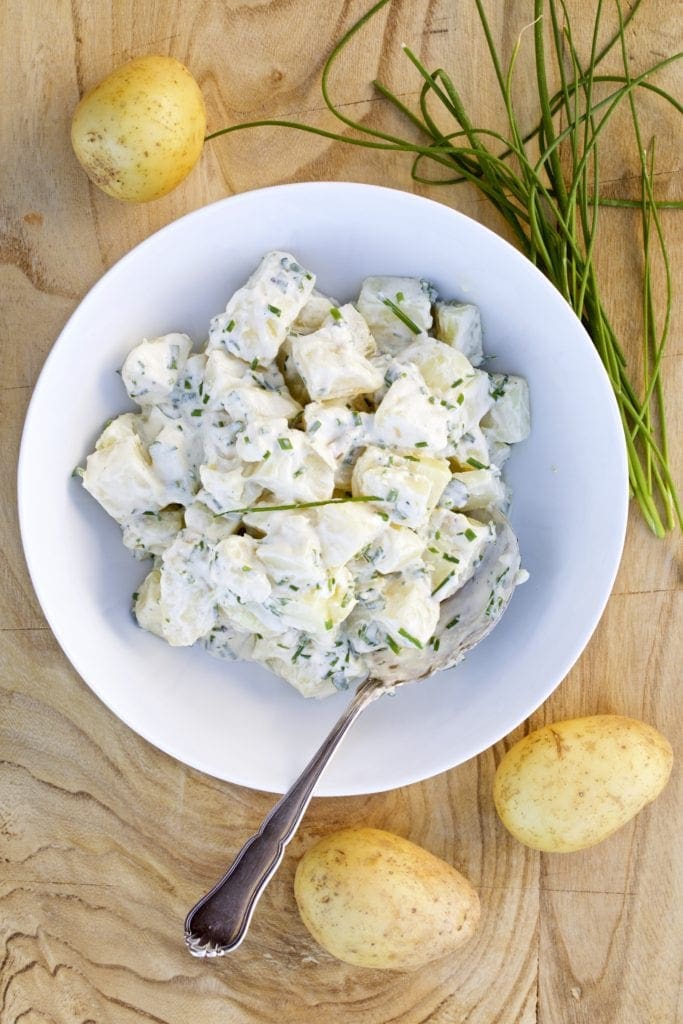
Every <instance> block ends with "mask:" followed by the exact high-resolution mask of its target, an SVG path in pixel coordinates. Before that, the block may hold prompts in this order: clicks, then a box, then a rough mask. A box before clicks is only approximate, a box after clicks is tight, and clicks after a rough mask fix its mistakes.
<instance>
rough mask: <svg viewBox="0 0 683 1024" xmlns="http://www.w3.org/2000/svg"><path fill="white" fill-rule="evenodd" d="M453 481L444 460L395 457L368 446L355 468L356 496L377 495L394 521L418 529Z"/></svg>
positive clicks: (353, 484) (353, 490) (396, 455)
mask: <svg viewBox="0 0 683 1024" xmlns="http://www.w3.org/2000/svg"><path fill="white" fill-rule="evenodd" d="M449 479H450V470H449V468H448V463H447V462H446V460H445V459H433V458H430V457H429V456H426V455H425V456H411V458H410V459H408V458H405V457H404V456H402V455H398V454H392V453H389V452H386V451H384V450H382V449H381V448H376V447H374V446H372V445H370V446H368V447H367V448H366V449H365V451H364V452H363V454H362V455H361V456H360V458H359V459H358V460H357V461H356V464H355V465H354V467H353V475H352V481H351V487H352V492H353V495H354V497H358V496H362V495H365V496H375V497H377V498H380V499H382V504H381V505H378V508H380V509H381V511H382V512H384V513H385V514H386V515H388V516H389V517H390V518H391V519H393V520H394V521H395V522H399V523H402V524H403V525H405V526H417V525H418V524H419V523H420V522H421V521H422V520H423V519H424V517H425V516H426V515H427V513H428V512H429V511H430V510H431V509H433V508H434V507H435V506H436V504H437V502H438V500H439V498H440V497H441V494H442V493H443V490H444V488H445V486H446V484H447V483H448V481H449Z"/></svg>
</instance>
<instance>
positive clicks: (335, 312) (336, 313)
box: [330, 306, 342, 320]
mask: <svg viewBox="0 0 683 1024" xmlns="http://www.w3.org/2000/svg"><path fill="white" fill-rule="evenodd" d="M330 316H331V317H332V319H333V320H341V319H342V315H341V313H340V312H339V310H338V309H337V307H336V306H332V308H331V309H330Z"/></svg>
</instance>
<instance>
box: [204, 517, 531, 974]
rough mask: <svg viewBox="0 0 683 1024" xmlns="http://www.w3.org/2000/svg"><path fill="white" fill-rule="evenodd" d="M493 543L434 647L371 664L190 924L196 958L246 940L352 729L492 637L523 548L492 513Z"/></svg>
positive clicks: (454, 601)
mask: <svg viewBox="0 0 683 1024" xmlns="http://www.w3.org/2000/svg"><path fill="white" fill-rule="evenodd" d="M491 530H492V534H493V536H492V540H491V541H490V542H489V543H488V544H487V546H486V548H485V549H484V555H483V558H482V559H481V561H480V562H479V564H478V566H477V568H476V569H475V572H474V574H473V576H472V577H471V578H470V579H469V580H468V582H467V583H466V584H465V585H464V586H463V587H461V588H460V590H457V591H456V592H455V593H454V594H453V595H452V596H451V597H450V598H447V599H446V600H445V601H443V602H442V605H441V615H440V618H439V623H438V626H437V629H436V636H437V637H438V638H439V644H438V647H437V650H435V649H434V647H429V648H425V649H423V650H415V651H414V652H412V651H411V652H410V653H408V652H402V654H401V657H400V658H397V657H396V655H394V654H392V653H391V652H389V651H386V652H381V654H377V655H374V656H373V664H372V673H371V676H370V677H369V678H368V679H367V680H366V681H365V682H364V683H361V685H360V686H359V687H358V689H357V690H356V694H355V696H354V698H353V700H352V701H351V703H350V704H349V706H348V707H347V709H346V710H345V711H344V713H343V714H342V716H341V718H340V719H339V720H338V722H337V723H336V725H334V726H333V728H332V730H331V732H330V734H329V735H328V736H327V738H326V739H325V740H324V741H323V744H322V746H321V747H320V749H319V750H318V751H317V752H316V753H315V754H314V755H313V757H312V758H311V760H310V761H309V762H308V764H307V765H306V767H305V768H304V770H303V771H302V773H301V775H299V777H298V779H297V780H296V782H294V783H293V785H292V786H291V788H290V789H289V790H288V791H287V792H286V793H285V795H284V796H283V797H281V798H280V800H278V802H277V803H276V804H275V806H274V807H273V809H272V811H271V812H270V814H269V815H268V816H267V817H266V819H265V821H264V822H263V824H262V825H261V827H260V829H259V830H258V832H256V834H255V835H253V836H252V837H251V838H250V839H248V840H247V842H246V843H245V844H244V846H243V847H242V849H241V850H240V851H239V853H238V854H237V856H236V858H235V860H234V861H233V864H232V866H231V867H230V868H229V870H228V871H227V873H226V874H225V875H224V876H223V877H222V878H221V879H220V881H219V882H217V884H216V885H215V886H214V887H213V889H211V891H210V892H208V893H207V894H206V896H204V897H203V898H202V899H201V900H200V901H199V903H197V904H196V906H194V907H193V908H192V910H191V911H190V913H189V914H188V915H187V917H186V919H185V942H186V943H187V946H188V949H189V950H190V953H192V955H193V956H197V957H214V956H223V955H224V954H225V953H229V952H230V951H231V950H233V949H236V948H237V946H239V944H240V943H241V942H242V940H243V939H244V936H245V935H246V932H247V929H248V927H249V923H250V921H251V917H252V914H253V913H254V908H255V907H256V904H257V902H258V900H259V898H260V896H261V894H262V893H263V890H264V889H265V887H266V885H267V884H268V882H269V881H270V879H271V878H272V876H273V875H274V874H275V872H276V870H277V868H278V866H279V865H280V862H281V861H282V858H283V856H284V852H285V846H286V845H287V843H288V842H289V841H290V840H291V838H292V837H293V835H294V833H295V832H296V830H297V828H298V826H299V822H300V821H301V819H302V818H303V816H304V813H305V811H306V808H307V807H308V804H309V802H310V800H311V797H312V795H313V790H314V788H315V785H316V783H317V781H318V779H319V778H320V776H321V774H322V772H323V770H324V768H325V766H326V765H327V763H328V761H329V760H330V758H331V757H332V755H333V754H334V752H335V750H336V749H337V747H338V746H339V744H340V742H341V740H342V739H343V738H344V736H345V735H346V733H347V732H348V730H349V729H350V727H351V725H352V724H353V723H354V722H355V720H356V719H357V718H358V716H359V715H360V713H361V711H363V710H364V709H365V708H366V707H367V706H368V705H369V704H371V703H372V702H373V701H374V700H377V698H378V697H381V696H382V694H385V693H389V692H391V691H393V690H394V689H395V688H396V687H397V686H400V685H401V684H402V683H407V682H410V681H415V680H418V679H425V678H427V676H431V675H433V674H434V673H435V672H439V671H441V670H443V669H446V668H450V667H452V666H453V665H455V664H456V663H457V662H459V661H460V660H461V659H462V658H463V657H464V656H465V654H466V653H467V652H468V651H471V650H472V648H473V647H475V646H476V644H478V643H479V642H480V641H481V640H483V639H484V637H485V636H487V634H488V633H490V632H491V630H492V629H493V627H494V626H495V625H496V623H497V622H498V621H499V620H500V617H501V615H502V614H503V612H504V611H505V609H506V607H507V605H508V602H509V600H510V598H511V596H512V592H513V590H514V588H515V585H516V582H517V574H518V572H519V565H520V561H519V547H518V545H517V539H516V537H515V535H514V533H513V531H512V528H511V527H510V524H509V523H508V522H507V520H506V519H505V518H504V516H502V515H500V514H499V513H495V515H494V517H493V521H492V525H491Z"/></svg>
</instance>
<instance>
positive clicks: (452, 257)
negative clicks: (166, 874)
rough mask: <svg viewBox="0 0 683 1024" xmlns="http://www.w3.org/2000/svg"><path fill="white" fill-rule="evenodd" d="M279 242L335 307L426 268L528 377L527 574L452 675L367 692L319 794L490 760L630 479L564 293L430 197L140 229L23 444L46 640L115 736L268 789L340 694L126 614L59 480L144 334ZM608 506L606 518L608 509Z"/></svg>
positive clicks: (557, 644) (94, 430)
mask: <svg viewBox="0 0 683 1024" xmlns="http://www.w3.org/2000/svg"><path fill="white" fill-rule="evenodd" d="M275 248H277V249H285V250H289V251H291V252H293V253H294V254H295V255H296V256H297V258H298V259H300V260H301V262H302V263H303V264H304V265H305V266H307V267H309V268H311V269H312V270H313V271H314V272H315V273H316V274H317V277H318V287H320V288H321V289H322V290H323V291H325V292H328V293H330V294H333V295H334V296H335V297H336V298H337V299H339V300H340V301H344V300H349V299H352V298H354V297H355V295H356V294H357V293H358V290H359V287H360V283H361V281H362V279H363V278H364V277H365V276H367V275H370V274H400V275H416V276H421V277H426V278H428V279H429V280H430V281H432V282H434V284H435V285H436V287H437V288H438V290H439V291H440V293H441V294H442V295H443V296H445V297H449V298H450V297H455V298H459V299H462V300H466V301H472V302H475V303H477V304H478V305H479V306H480V307H481V310H482V316H483V322H484V329H485V347H486V351H487V353H488V354H489V355H490V356H492V357H493V356H495V359H492V360H491V361H490V362H489V363H488V364H487V368H489V369H492V370H493V369H496V370H498V369H500V370H504V371H509V372H512V373H520V374H522V375H523V376H525V377H526V378H527V379H528V381H529V386H530V389H531V400H532V417H533V419H532V434H531V437H530V438H529V440H528V441H526V442H524V443H523V444H521V445H518V446H515V448H514V450H513V455H512V457H511V459H510V461H509V462H508V464H507V467H506V477H507V479H508V481H509V482H510V483H511V485H512V487H513V491H514V497H513V505H512V513H511V519H512V522H513V525H514V526H515V529H516V531H517V533H518V536H519V540H520V545H521V549H522V554H523V564H524V566H525V567H526V568H527V569H528V570H529V572H530V574H531V578H530V580H529V582H528V583H526V584H525V585H524V586H523V587H521V588H519V589H518V590H517V592H516V593H515V595H514V598H513V600H512V603H511V605H510V608H509V610H508V611H507V613H506V615H505V616H504V618H503V620H502V622H501V623H500V625H499V626H498V627H497V628H496V630H495V631H494V632H493V633H492V634H491V636H490V637H489V638H488V639H487V640H486V642H485V643H483V644H482V645H481V646H480V647H479V648H478V649H477V650H476V651H474V652H473V653H472V654H471V655H470V657H468V659H467V660H466V662H464V663H463V664H462V665H461V666H459V667H458V668H457V669H452V670H450V671H449V672H446V673H442V674H441V675H439V676H437V677H435V678H433V679H431V680H428V681H426V682H423V683H420V684H419V685H416V686H406V687H404V688H402V689H401V690H400V691H399V692H398V693H397V694H396V696H394V697H392V698H388V697H385V698H382V700H380V701H379V702H378V703H376V704H375V705H373V706H372V707H371V708H370V709H369V710H368V711H367V712H366V713H365V715H364V716H363V718H362V719H361V720H360V721H359V722H358V723H357V724H356V725H355V726H354V728H353V730H352V731H351V733H350V734H349V736H348V737H347V739H346V740H345V742H344V744H343V746H342V747H341V749H340V751H339V752H338V754H337V756H336V758H335V760H334V761H333V762H332V764H331V765H330V767H329V768H328V770H327V773H326V774H325V775H324V777H323V779H322V780H321V782H320V784H319V787H318V789H317V793H318V794H320V795H343V794H347V795H348V794H355V793H366V792H375V791H380V790H384V789H390V788H393V787H395V786H400V785H405V784H407V783H411V782H415V781H418V780H421V779H424V778H427V777H429V776H431V775H434V774H436V773H437V772H440V771H443V770H445V769H447V768H450V767H452V766H454V765H456V764H459V763H460V762H462V761H464V760H466V759H467V758H469V757H471V756H473V755H475V754H477V753H479V752H480V751H482V750H484V749H486V748H487V747H488V746H490V745H491V744H492V743H494V742H495V741H497V740H498V739H499V738H500V737H501V736H503V735H504V734H505V733H507V732H509V731H510V730H511V729H513V728H514V727H515V726H516V725H518V724H519V723H520V722H521V721H522V720H523V719H524V718H526V717H527V716H528V715H529V714H530V713H531V712H532V711H533V710H534V709H535V708H536V707H538V705H539V704H540V703H542V701H543V700H544V699H545V698H546V697H547V696H548V694H549V693H550V692H551V691H552V690H553V689H554V687H555V686H556V685H557V684H558V683H559V682H560V680H561V679H562V678H563V676H564V675H565V674H566V673H567V671H568V670H569V668H570V667H571V665H572V664H573V663H574V661H575V660H576V658H577V657H578V656H579V654H580V653H581V651H582V650H583V648H584V646H585V644H586V643H587V641H588V639H589V637H590V635H591V633H592V631H593V629H594V628H595V625H596V624H597V621H598V619H599V617H600V615H601V613H602V610H603V608H604V605H605V602H606V600H607V597H608V595H609V591H610V589H611V586H612V583H613V581H614V576H615V574H616V570H617V567H618V562H619V558H620V554H621V550H622V546H623V539H624V531H625V523H626V509H627V475H626V463H625V454H624V444H623V438H622V433H621V427H620V423H619V418H618V415H617V409H616V403H615V401H614V397H613V395H612V392H611V389H610V386H609V382H608V380H607V377H606V374H605V372H604V370H603V368H602V365H601V363H600V361H599V359H598V357H597V354H596V352H595V350H594V348H593V346H592V344H591V342H590V340H589V338H588V336H587V335H586V333H585V332H584V330H583V328H582V327H581V325H580V324H579V322H578V320H577V319H576V317H575V316H574V314H573V313H572V311H571V310H570V308H569V307H568V306H567V304H566V303H565V302H564V301H563V299H562V298H561V296H560V295H559V293H558V292H557V291H555V289H554V288H552V286H551V285H549V284H548V282H547V281H546V280H545V279H544V278H543V277H542V276H541V275H540V274H539V273H538V272H537V271H536V270H535V268H534V267H532V266H531V264H530V263H528V262H527V261H526V260H525V259H524V258H523V257H522V256H520V255H519V253H517V252H516V251H515V250H514V249H512V248H511V247H510V246H509V245H507V244H506V243H505V242H504V241H502V240H501V239H500V238H498V237H497V236H496V235H494V234H493V233H491V232H490V231H488V230H486V229H485V228H483V227H482V226H481V225H479V224H477V223H476V222H474V221H472V220H470V219H468V218H467V217H464V216H463V215H461V214H458V213H456V212H454V211H453V210H451V209H449V208H447V207H445V206H442V205H440V204H437V203H433V202H430V201H428V200H425V199H420V198H418V197H415V196H412V195H409V194H407V193H403V192H398V191H394V190H390V189H382V188H377V187H374V186H366V185H357V184H348V183H315V184H300V185H287V186H279V187H276V188H270V189H265V190H260V191H258V192H249V193H245V194H242V195H239V196H235V197H232V198H230V199H227V200H223V201H222V202H219V203H216V204H214V205H212V206H208V207H205V208H204V209H201V210H198V211H196V212H194V213H192V214H189V215H188V216H186V217H184V218H183V219H181V220H179V221H177V222H175V223H173V224H171V225H169V226H168V227H166V228H164V229H163V230H162V231H160V232H158V233H157V234H156V235H153V236H152V237H151V238H149V239H147V240H146V241H145V242H144V243H142V244H141V245H140V246H138V247H137V248H136V249H134V250H133V251H132V252H131V253H129V254H128V255H127V256H126V257H125V258H124V259H122V260H121V261H120V262H119V263H118V264H117V265H116V266H114V267H113V268H112V269H111V270H110V271H109V272H108V273H107V274H106V275H105V276H104V277H103V278H102V280H101V281H100V282H99V283H98V284H97V285H96V286H95V287H94V288H93V289H92V291H91V292H90V293H89V294H88V295H87V296H86V298H85V299H84V300H83V302H82V303H81V305H80V306H79V307H78V309H77V310H76V312H75V313H74V315H73V317H72V318H71V320H70V321H69V323H68V324H67V326H66V327H65V329H64V331H63V332H62V334H61V336H60V338H59V339H58V341H57V343H56V344H55V346H54V347H53V350H52V352H51V354H50V356H49V358H48V360H47V362H46V364H45V367H44V369H43V372H42V374H41V376H40V379H39V381H38V384H37V386H36V389H35V392H34V395H33V399H32V402H31V406H30V409H29V414H28V416H27V420H26V425H25V428H24V436H23V441H22V449H21V457H20V467H19V504H20V519H21V529H22V538H23V542H24V549H25V553H26V558H27V563H28V566H29V570H30V572H31V576H32V579H33V582H34V585H35V589H36V592H37V595H38V598H39V600H40V602H41V605H42V607H43V610H44V612H45V614H46V616H47V619H48V621H49V623H50V625H51V627H52V629H53V630H54V633H55V635H56V637H57V639H58V641H59V643H60V644H61V646H62V648H63V649H64V651H65V653H66V654H67V656H68V657H69V658H70V660H71V661H72V663H73V665H74V666H75V668H76V669H77V670H78V672H79V673H80V674H81V676H82V677H83V679H84V680H85V681H86V682H87V683H88V685H89V686H90V687H91V688H92V689H93V690H94V691H95V692H96V693H97V694H98V696H99V697H100V698H101V699H102V700H103V701H104V702H105V703H106V704H107V705H108V706H109V707H110V708H111V709H112V711H114V713H115V714H116V715H118V716H119V717H120V718H121V719H123V720H124V721H125V722H126V723H127V724H128V725H129V726H130V727H131V728H133V729H135V730H136V731H137V732H138V733H140V734H141V735H142V736H144V737H146V738H147V739H148V740H150V741H151V742H152V743H154V744H156V745H157V746H158V747H160V748H162V749H163V750H165V751H167V752H168V753H169V754H171V755H173V756H174V757H177V758H179V759H180V760H182V761H184V762H186V763H187V764H190V765H192V766H194V767H196V768H199V769H201V770H203V771H206V772H208V773H210V774H212V775H215V776H217V777H219V778H222V779H226V780H229V781H232V782H236V783H241V784H243V785H246V786H251V787H253V788H258V789H264V790H270V791H273V792H283V791H284V790H285V789H286V788H287V787H288V785H289V784H290V782H291V781H292V779H293V778H294V776H295V774H296V773H297V771H298V770H299V769H300V768H301V767H302V766H303V765H304V763H305V762H306V760H307V759H308V757H309V756H310V754H311V753H312V752H313V751H314V750H315V749H316V747H317V746H318V744H319V743H320V741H321V740H322V738H323V737H324V735H325V733H326V732H327V730H328V728H329V727H330V726H331V725H332V723H333V721H334V720H335V719H336V718H337V716H338V715H339V714H340V712H341V710H342V708H343V706H344V705H345V703H346V702H347V700H348V695H344V694H339V695H336V696H334V697H332V698H330V699H327V700H325V701H306V700H304V699H303V698H302V697H300V696H299V695H298V693H296V692H295V691H294V690H292V689H291V688H290V687H289V686H288V685H287V684H286V683H284V682H282V681H280V680H279V679H277V678H276V677H274V676H272V675H270V674H269V673H268V672H266V671H265V670H263V669H260V668H259V667H258V666H255V665H251V664H240V663H230V662H221V661H216V660H214V659H212V658H211V657H210V656H208V655H207V654H206V653H205V652H204V651H203V650H201V649H194V648H191V649H178V648H176V649H172V648H170V647H168V646H167V645H165V644H164V643H163V642H161V641H160V640H158V639H157V638H156V637H154V636H152V635H150V634H148V633H145V632H143V631H142V630H141V629H139V628H138V627H137V625H136V624H135V623H134V621H133V618H132V616H131V614H130V612H129V607H130V595H131V593H132V591H133V590H135V589H136V587H137V585H138V583H139V582H140V580H141V579H142V577H143V576H144V575H145V573H146V571H147V567H146V564H145V563H139V562H135V561H134V560H133V559H132V558H131V556H130V555H129V553H128V552H127V551H126V550H125V549H124V548H123V546H122V544H121V540H120V533H119V529H118V527H117V526H116V524H115V523H114V522H113V521H111V520H109V518H108V517H107V515H106V514H105V513H104V512H103V510H102V509H101V508H100V507H99V506H98V505H96V503H95V502H94V501H93V499H92V498H91V497H90V496H89V495H88V494H87V493H86V492H85V491H83V490H82V488H81V486H80V483H79V481H78V480H75V479H72V478H71V472H72V470H73V468H74V466H76V465H77V464H79V463H81V462H82V460H83V458H84V456H85V455H86V454H87V452H88V451H89V450H91V447H92V444H93V442H94V440H95V438H96V437H97V435H98V433H99V431H100V429H101V426H102V424H103V423H104V421H105V420H106V419H108V418H109V417H110V416H111V415H113V414H115V413H117V412H118V411H121V410H123V409H125V408H128V407H129V403H128V401H127V397H126V394H125V391H124V389H123V385H122V383H121V380H120V377H119V376H118V374H117V373H116V371H117V370H118V368H119V367H120V366H121V363H122V361H123V359H124V356H125V355H126V353H127V352H128V350H129V349H130V348H131V347H132V346H133V345H134V344H135V343H136V342H137V341H138V340H139V339H140V338H141V337H142V336H148V337H154V336H156V335H159V334H162V333H165V332H168V331H171V330H180V331H186V332H187V333H189V334H190V335H191V336H192V337H193V338H194V339H195V340H196V341H197V342H201V341H202V340H203V339H204V337H205V335H206V331H207V326H208V321H209V318H210V317H211V316H212V315H213V314H215V313H216V312H218V311H219V310H221V309H222V308H224V306H225V302H226V299H227V297H228V295H229V294H230V293H231V292H232V291H234V290H235V289H236V288H237V287H238V286H239V285H240V284H242V283H243V281H244V279H245V278H246V277H247V276H248V274H249V273H250V272H251V270H252V269H253V267H254V266H255V264H256V263H257V262H258V260H259V258H260V256H261V255H262V254H263V253H264V252H266V251H268V250H269V249H275ZM604 510H609V513H610V515H609V517H608V516H606V515H605V512H604Z"/></svg>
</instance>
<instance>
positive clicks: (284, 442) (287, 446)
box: [277, 437, 292, 452]
mask: <svg viewBox="0 0 683 1024" xmlns="http://www.w3.org/2000/svg"><path fill="white" fill-rule="evenodd" d="M277 443H278V444H279V445H280V447H281V448H282V450H283V451H285V452H290V451H291V450H292V442H291V441H290V440H289V438H288V437H278V439H277Z"/></svg>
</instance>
